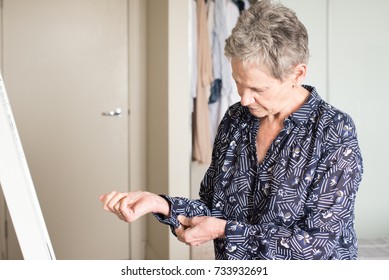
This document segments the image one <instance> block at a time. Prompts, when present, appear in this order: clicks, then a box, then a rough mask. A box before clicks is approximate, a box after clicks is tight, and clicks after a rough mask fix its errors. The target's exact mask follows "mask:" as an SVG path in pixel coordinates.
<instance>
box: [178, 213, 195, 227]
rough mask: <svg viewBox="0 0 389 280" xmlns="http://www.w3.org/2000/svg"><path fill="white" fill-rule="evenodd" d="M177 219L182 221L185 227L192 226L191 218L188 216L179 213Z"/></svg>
mask: <svg viewBox="0 0 389 280" xmlns="http://www.w3.org/2000/svg"><path fill="white" fill-rule="evenodd" d="M177 219H178V221H179V222H180V224H181V225H183V226H185V227H190V226H191V225H192V223H191V219H190V218H187V217H185V216H182V215H178V216H177Z"/></svg>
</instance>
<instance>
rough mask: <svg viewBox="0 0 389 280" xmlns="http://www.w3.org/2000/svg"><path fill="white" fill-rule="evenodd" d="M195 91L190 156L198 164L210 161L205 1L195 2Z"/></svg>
mask: <svg viewBox="0 0 389 280" xmlns="http://www.w3.org/2000/svg"><path fill="white" fill-rule="evenodd" d="M196 12H197V70H198V71H197V91H196V93H197V94H196V100H195V101H196V102H195V109H194V112H195V113H194V115H195V117H194V132H193V134H194V137H193V138H194V140H193V149H192V156H193V159H195V160H196V161H198V162H200V163H207V164H209V162H210V161H211V154H212V142H211V136H210V127H209V113H208V100H209V96H210V89H211V83H212V81H213V75H212V61H211V47H210V44H209V33H208V25H207V7H206V5H205V0H198V1H197V7H196Z"/></svg>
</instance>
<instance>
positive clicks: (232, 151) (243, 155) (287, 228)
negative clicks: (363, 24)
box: [155, 86, 363, 260]
mask: <svg viewBox="0 0 389 280" xmlns="http://www.w3.org/2000/svg"><path fill="white" fill-rule="evenodd" d="M304 87H305V88H306V89H307V90H309V91H310V93H311V94H310V97H309V99H308V100H307V102H306V103H305V104H303V105H302V107H301V108H300V109H299V110H298V111H296V112H295V113H293V114H292V115H290V116H289V117H288V118H287V119H285V121H284V127H283V128H282V130H281V131H280V133H279V134H278V136H277V137H276V138H275V139H274V141H273V142H272V144H271V146H270V148H269V150H268V152H267V154H266V156H265V158H264V160H263V161H262V163H258V160H257V154H256V138H257V133H258V130H259V127H260V121H259V119H258V118H256V117H254V116H253V115H251V114H250V111H249V110H248V108H247V107H243V106H242V105H241V104H240V103H236V104H234V105H233V106H231V107H230V108H229V109H228V111H227V113H226V114H225V116H224V118H223V120H222V122H221V123H220V126H219V129H218V133H217V136H216V140H215V144H214V148H213V155H212V163H211V165H210V167H209V169H208V170H207V172H206V174H205V176H204V179H203V181H202V183H201V187H200V199H198V200H190V199H186V198H180V197H171V196H164V197H165V199H167V200H168V201H169V203H170V206H171V215H170V217H165V216H162V215H156V214H155V216H156V217H157V218H158V219H159V221H161V222H162V223H165V224H168V225H170V226H171V229H172V231H173V233H174V229H175V228H177V227H178V226H179V221H178V220H177V216H178V215H184V216H186V217H194V216H213V217H216V218H220V219H224V220H226V221H227V224H226V227H225V237H224V238H218V239H215V240H214V245H215V256H216V259H239V260H244V259H356V258H357V238H356V233H355V230H354V204H355V197H356V194H357V190H358V187H359V184H360V181H361V178H362V173H363V165H362V157H361V152H360V149H359V145H358V141H357V134H356V130H355V126H354V123H353V121H352V119H351V118H350V116H348V115H347V114H345V113H343V112H341V111H339V110H337V109H336V108H334V107H332V106H331V105H329V104H328V103H326V102H325V101H324V100H322V99H321V98H320V96H319V95H318V94H317V92H316V90H315V88H314V87H311V86H304Z"/></svg>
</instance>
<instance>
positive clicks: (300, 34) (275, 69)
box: [224, 0, 309, 81]
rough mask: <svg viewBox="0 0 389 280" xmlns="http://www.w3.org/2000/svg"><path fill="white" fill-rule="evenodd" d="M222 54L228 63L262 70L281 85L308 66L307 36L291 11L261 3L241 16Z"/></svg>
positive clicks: (252, 6) (268, 0) (271, 4)
mask: <svg viewBox="0 0 389 280" xmlns="http://www.w3.org/2000/svg"><path fill="white" fill-rule="evenodd" d="M224 52H225V55H226V57H227V58H228V59H230V60H231V59H238V60H241V61H242V62H243V63H244V64H256V65H258V66H259V67H265V70H267V71H268V72H269V73H268V74H270V75H272V76H273V77H274V78H276V79H278V80H280V81H283V80H284V78H286V77H287V76H288V75H290V74H291V72H292V70H293V68H294V67H295V66H296V65H298V64H300V63H304V64H307V63H308V58H309V49H308V32H307V30H306V28H305V26H304V25H303V24H302V23H301V22H300V21H299V19H298V18H297V16H296V13H295V12H294V11H292V10H291V9H289V8H286V7H285V6H283V5H281V4H278V3H277V4H273V3H271V1H270V0H262V1H259V2H257V3H255V4H252V5H251V6H250V7H249V9H247V10H245V11H244V12H243V13H242V14H241V15H240V17H239V19H238V22H237V24H236V26H235V27H234V28H233V29H232V33H231V36H230V37H229V38H227V40H226V45H225V48H224Z"/></svg>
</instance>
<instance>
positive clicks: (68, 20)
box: [1, 0, 129, 259]
mask: <svg viewBox="0 0 389 280" xmlns="http://www.w3.org/2000/svg"><path fill="white" fill-rule="evenodd" d="M2 2H3V5H2V15H3V34H2V36H3V37H2V44H3V56H2V62H3V63H2V69H1V70H2V73H3V77H4V82H5V85H6V88H7V92H8V95H9V98H10V102H11V106H12V109H13V112H14V116H15V121H16V124H17V126H18V130H19V134H20V138H21V141H22V144H23V147H24V150H25V154H26V158H27V161H28V164H29V167H30V171H31V175H32V178H33V181H34V185H35V188H36V191H37V195H38V198H39V201H40V204H41V208H42V212H43V215H44V218H45V221H46V225H47V228H48V231H49V235H50V238H51V241H52V244H53V248H54V251H55V255H56V258H57V259H128V258H129V226H128V225H127V224H125V223H122V222H119V221H118V220H116V219H114V218H113V217H112V216H111V215H109V213H105V212H104V211H103V210H102V208H101V204H100V202H99V200H98V198H99V195H100V194H102V193H105V192H107V191H110V190H111V189H120V190H127V189H128V177H127V176H128V163H127V158H128V149H127V143H128V141H127V137H128V136H127V128H128V125H127V123H128V114H127V111H128V109H127V106H128V103H127V96H128V94H127V91H128V89H127V87H128V75H127V72H128V71H127V67H128V55H127V52H128V47H127V46H128V41H127V38H128V36H127V34H128V32H127V1H126V0H66V1H63V0H34V1H31V0H3V1H2ZM117 108H119V110H118V111H116V109H117ZM105 113H106V114H105ZM110 113H112V114H110Z"/></svg>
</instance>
